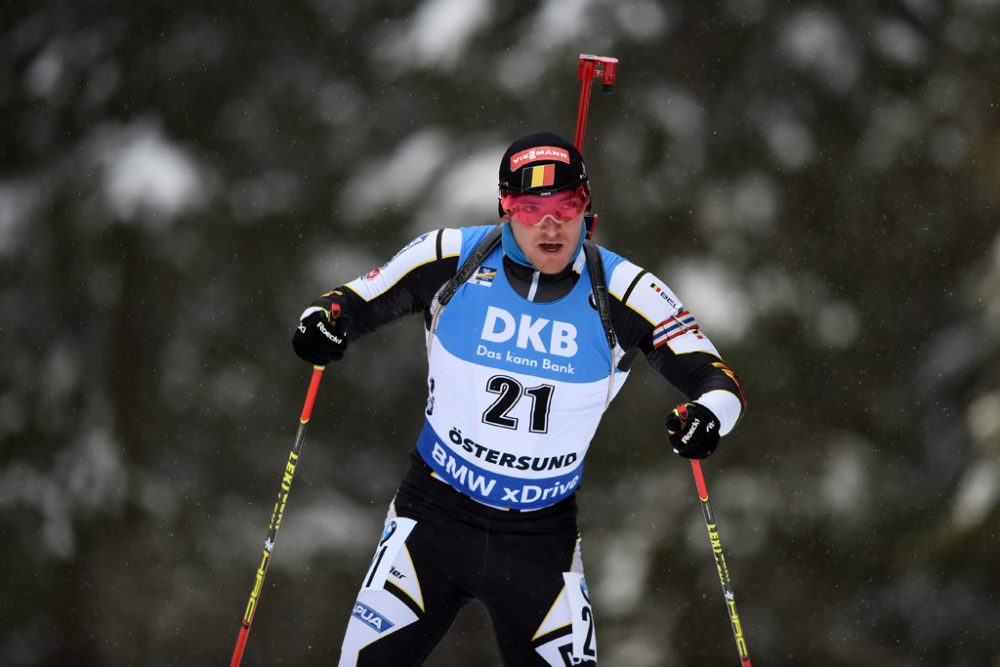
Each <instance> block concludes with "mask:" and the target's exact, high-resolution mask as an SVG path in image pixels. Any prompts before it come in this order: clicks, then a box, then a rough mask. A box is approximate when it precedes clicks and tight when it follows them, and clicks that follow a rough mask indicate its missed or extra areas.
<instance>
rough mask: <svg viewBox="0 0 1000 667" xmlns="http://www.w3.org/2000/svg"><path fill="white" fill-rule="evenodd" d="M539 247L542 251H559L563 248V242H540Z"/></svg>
mask: <svg viewBox="0 0 1000 667" xmlns="http://www.w3.org/2000/svg"><path fill="white" fill-rule="evenodd" d="M538 247H539V248H541V249H542V252H547V253H557V252H559V250H560V249H561V248H562V243H539V244H538Z"/></svg>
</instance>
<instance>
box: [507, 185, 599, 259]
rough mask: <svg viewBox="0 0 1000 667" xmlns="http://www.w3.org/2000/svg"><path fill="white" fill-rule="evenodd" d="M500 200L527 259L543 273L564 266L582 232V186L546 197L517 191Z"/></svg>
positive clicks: (585, 199) (583, 207)
mask: <svg viewBox="0 0 1000 667" xmlns="http://www.w3.org/2000/svg"><path fill="white" fill-rule="evenodd" d="M503 204H504V208H505V209H506V210H507V212H508V217H509V218H510V220H511V222H510V226H511V231H512V232H513V233H514V240H515V241H517V245H518V246H519V247H520V248H521V251H522V252H523V253H524V255H525V257H527V258H528V261H530V262H531V263H532V264H533V265H534V266H535V268H536V269H538V270H539V271H541V272H542V273H559V272H560V271H562V270H563V269H564V268H566V265H567V264H569V262H570V260H571V259H572V257H573V253H574V251H575V250H576V247H577V245H578V244H579V242H580V235H581V234H582V233H583V224H582V223H583V216H584V212H585V209H586V205H587V197H586V194H585V190H583V189H573V190H567V191H565V192H557V193H555V194H553V195H549V196H548V197H541V196H538V195H524V194H518V195H514V196H511V197H507V198H504V200H503ZM529 223H534V224H529Z"/></svg>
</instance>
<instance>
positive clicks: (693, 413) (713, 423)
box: [666, 403, 719, 459]
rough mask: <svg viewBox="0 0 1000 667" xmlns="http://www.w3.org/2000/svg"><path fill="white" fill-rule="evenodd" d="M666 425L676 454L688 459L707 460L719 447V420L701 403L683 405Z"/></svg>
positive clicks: (675, 410)
mask: <svg viewBox="0 0 1000 667" xmlns="http://www.w3.org/2000/svg"><path fill="white" fill-rule="evenodd" d="M666 424H667V435H669V436H670V444H671V445H672V446H673V448H674V452H675V453H677V454H680V455H681V456H683V457H684V458H686V459H707V458H708V457H709V456H711V455H712V452H714V451H715V449H716V448H717V447H718V446H719V418H718V417H716V416H715V415H714V414H712V411H711V410H709V409H708V408H706V407H705V406H704V405H702V404H700V403H681V404H680V405H678V406H677V407H676V408H674V411H673V412H671V413H670V414H669V415H667V421H666Z"/></svg>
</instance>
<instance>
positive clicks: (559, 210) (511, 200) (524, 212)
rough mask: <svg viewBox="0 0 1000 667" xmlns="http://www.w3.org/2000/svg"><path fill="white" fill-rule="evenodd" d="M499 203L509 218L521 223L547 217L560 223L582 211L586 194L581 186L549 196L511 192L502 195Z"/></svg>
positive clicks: (539, 220) (530, 223)
mask: <svg viewBox="0 0 1000 667" xmlns="http://www.w3.org/2000/svg"><path fill="white" fill-rule="evenodd" d="M500 204H501V206H503V209H504V210H505V211H507V212H508V213H509V214H510V217H511V220H513V221H514V222H519V223H521V224H522V225H537V224H538V223H540V222H541V221H542V220H544V219H545V218H547V217H551V218H552V219H553V220H555V221H556V222H560V223H562V222H569V221H570V220H573V219H574V218H576V217H577V216H578V215H580V214H581V213H583V210H584V209H585V208H586V206H587V196H586V192H585V191H584V190H583V189H582V188H577V189H575V190H572V191H570V192H566V193H556V194H554V195H551V196H549V197H541V196H539V195H531V194H520V193H513V194H508V195H506V196H504V197H503V198H502V199H501V201H500Z"/></svg>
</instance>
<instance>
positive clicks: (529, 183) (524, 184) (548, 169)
mask: <svg viewBox="0 0 1000 667" xmlns="http://www.w3.org/2000/svg"><path fill="white" fill-rule="evenodd" d="M555 182H556V166H555V165H554V164H540V165H537V166H535V167H527V168H525V169H524V171H522V172H521V189H522V190H530V189H531V188H545V187H549V186H551V185H552V184H553V183H555Z"/></svg>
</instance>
